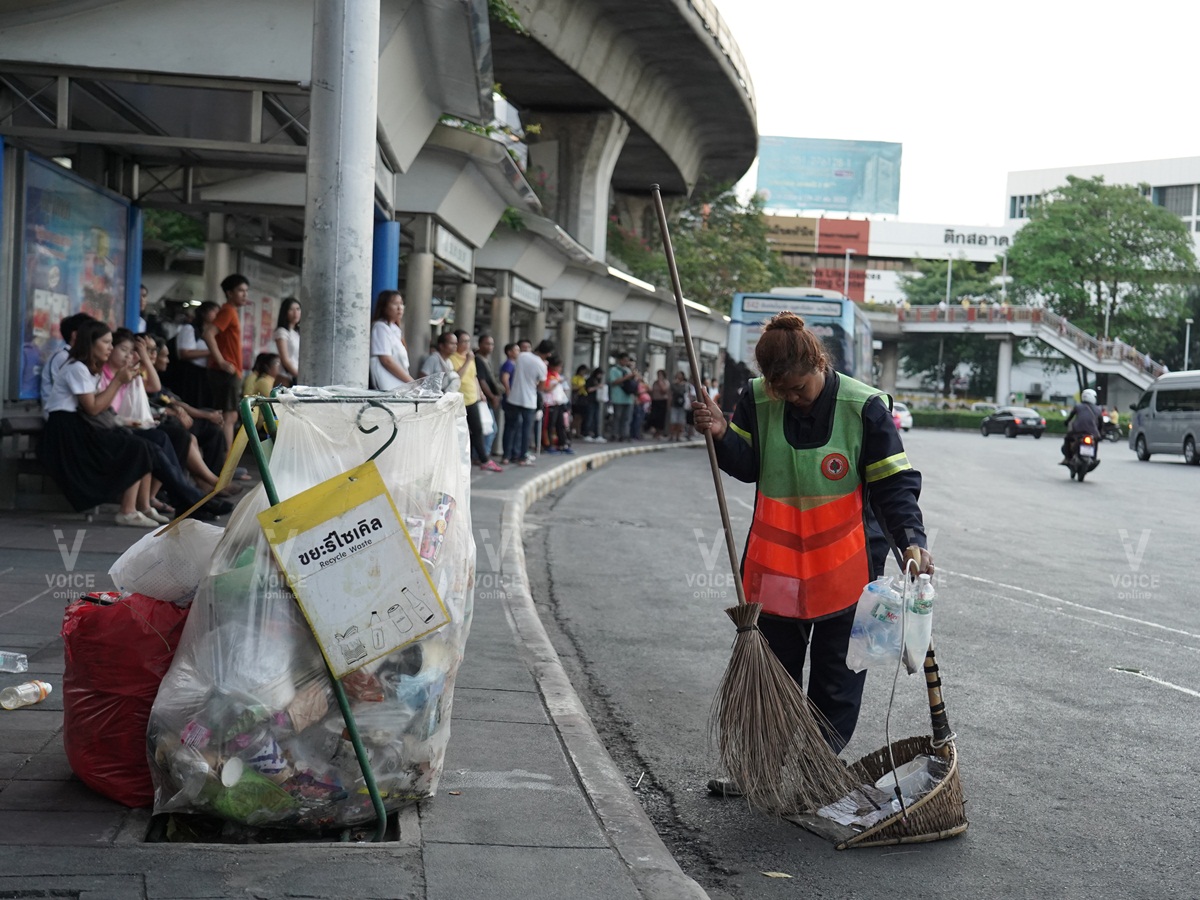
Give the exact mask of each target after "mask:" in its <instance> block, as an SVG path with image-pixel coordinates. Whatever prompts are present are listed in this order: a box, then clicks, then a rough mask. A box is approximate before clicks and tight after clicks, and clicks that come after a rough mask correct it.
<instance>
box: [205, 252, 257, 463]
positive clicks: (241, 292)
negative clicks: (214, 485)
mask: <svg viewBox="0 0 1200 900" xmlns="http://www.w3.org/2000/svg"><path fill="white" fill-rule="evenodd" d="M221 290H222V291H224V292H225V303H224V304H223V305H222V306H221V308H220V309H219V310H217V315H216V317H215V318H214V319H213V320H212V324H211V325H209V326H208V328H207V329H206V330H205V332H204V343H205V344H206V345H207V346H208V386H209V390H210V391H211V392H212V405H213V408H215V409H219V410H221V415H222V418H223V423H222V425H223V428H224V431H225V442H226V446H227V447H232V446H233V431H234V428H235V426H236V424H237V418H238V404H239V403H240V402H241V399H242V320H241V318H240V317H239V316H238V309H239V308H240V307H243V306H245V305H246V304H247V303H248V302H249V300H250V282H249V281H248V280H247V278H246V276H245V275H229V276H226V278H225V280H224V281H222V282H221Z"/></svg>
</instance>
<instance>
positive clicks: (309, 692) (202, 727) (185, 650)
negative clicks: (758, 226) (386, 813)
mask: <svg viewBox="0 0 1200 900" xmlns="http://www.w3.org/2000/svg"><path fill="white" fill-rule="evenodd" d="M422 505H424V504H422ZM453 508H454V504H453V500H452V499H451V498H449V497H448V496H446V495H445V494H443V493H436V494H434V495H432V496H431V497H430V500H429V503H428V507H427V508H426V509H425V510H424V511H423V512H421V511H418V510H412V509H410V510H409V511H408V514H406V515H405V516H404V517H403V518H404V522H405V526H406V528H408V530H409V533H410V536H411V537H412V539H413V543H414V546H416V547H417V548H419V550H420V553H421V555H422V558H423V559H424V560H425V562H426V564H427V565H428V566H429V567H430V569H431V571H432V572H434V573H435V576H436V574H437V573H438V569H442V570H443V571H442V572H441V578H442V584H441V585H440V587H441V588H442V589H443V591H442V593H443V596H446V591H447V589H448V591H449V594H450V597H449V598H448V599H449V600H450V602H448V604H447V605H448V606H453V607H458V608H462V606H463V602H464V595H465V594H466V593H467V588H468V586H469V584H468V583H469V581H470V580H471V568H472V566H471V565H470V564H468V565H463V564H461V562H459V563H458V564H456V565H454V566H453V570H454V572H453V574H452V575H450V576H449V577H447V572H446V571H445V569H446V568H447V567H446V566H435V564H436V563H438V562H439V561H441V562H446V560H442V559H440V557H441V556H442V555H443V554H442V551H443V549H444V548H445V543H446V540H445V539H446V536H447V527H448V525H451V524H453V518H452V516H453ZM448 509H449V510H450V513H449V515H448V514H447V510H448ZM233 524H234V523H231V528H232V527H233ZM255 527H257V526H255ZM254 537H255V540H253V541H251V542H250V543H249V545H247V546H244V548H243V550H242V552H241V553H240V554H239V555H238V556H237V558H236V560H235V564H234V565H233V566H232V567H231V568H230V569H229V570H228V571H225V572H221V573H220V574H217V575H215V576H212V577H210V578H209V579H208V581H207V582H206V584H205V585H204V586H202V588H201V590H200V592H199V595H198V597H197V601H196V604H195V605H194V607H193V609H192V613H191V615H192V618H195V617H197V615H198V614H199V615H200V616H202V617H203V616H205V615H206V614H208V613H209V612H210V611H213V610H215V611H218V618H219V621H220V622H221V624H220V625H218V627H215V628H213V629H212V630H210V631H207V632H203V633H200V634H199V639H198V640H189V635H187V634H186V633H185V636H184V640H183V641H182V642H181V644H180V647H179V650H178V652H177V654H176V657H175V661H174V663H173V665H172V668H171V671H170V672H169V673H168V675H167V678H166V679H165V680H164V682H163V686H162V688H161V690H160V692H159V697H158V701H156V703H155V707H154V711H153V714H152V716H151V720H150V729H149V734H148V738H149V742H150V754H151V760H152V766H151V769H152V774H153V776H154V780H155V812H156V813H164V812H188V813H204V814H211V815H217V816H220V817H222V818H225V819H229V820H232V821H235V822H239V823H243V824H246V825H255V826H261V825H270V826H276V827H292V828H304V829H309V830H320V829H326V828H333V827H342V826H348V825H354V824H359V823H362V822H364V821H368V820H370V819H372V818H374V815H375V813H374V810H373V807H372V803H371V798H370V796H369V795H368V793H367V788H366V784H365V779H364V777H363V774H362V770H361V767H360V764H359V761H358V758H357V755H356V754H355V751H354V746H353V744H352V743H351V741H350V739H349V734H348V732H347V728H346V724H345V721H344V719H343V717H342V713H341V710H340V708H339V706H338V704H337V702H336V700H335V698H334V694H333V689H332V687H331V686H330V683H329V679H328V674H327V672H326V668H325V664H324V660H323V659H322V656H321V653H320V650H319V648H318V646H317V644H316V641H315V640H314V639H313V636H312V633H311V631H310V630H309V627H308V624H307V623H306V622H305V621H304V619H303V616H302V615H301V613H300V612H299V609H298V607H297V605H296V603H295V601H294V599H293V598H292V597H291V594H290V591H289V590H288V589H287V586H286V584H285V583H283V581H282V577H281V576H279V574H278V570H276V569H273V568H271V564H270V563H269V555H268V554H266V552H265V550H264V547H265V545H264V544H263V543H262V541H261V539H259V537H258V536H254ZM264 560H267V562H266V563H264ZM264 567H265V568H266V573H269V574H266V573H264ZM206 601H207V602H206ZM239 609H240V613H239V612H238V611H237V610H239ZM388 624H390V623H383V624H382V627H388ZM463 627H464V626H463V623H462V622H461V621H459V622H454V621H452V622H451V624H450V625H449V626H447V627H445V628H443V629H441V630H440V631H437V632H434V633H433V634H430V635H427V636H426V637H424V638H423V639H422V640H420V641H419V642H417V643H412V644H408V645H406V646H404V647H402V648H401V649H399V650H397V651H395V652H393V653H391V654H389V655H388V656H385V657H383V658H382V659H380V660H377V661H375V662H373V663H371V664H370V665H369V666H366V667H364V668H362V669H359V670H357V671H355V672H353V673H351V674H350V675H348V676H346V677H345V678H343V679H342V685H343V688H344V689H345V692H346V694H347V697H348V699H349V701H350V704H351V710H352V712H353V714H354V717H355V720H356V723H357V726H358V731H359V734H360V737H361V739H362V742H363V744H364V747H365V750H366V754H367V756H368V759H369V760H370V765H371V769H372V771H373V773H374V778H375V781H376V784H377V787H378V789H379V791H380V793H381V795H382V796H383V798H384V801H385V806H386V807H387V808H388V809H389V810H394V809H396V808H398V807H399V806H401V805H403V804H404V803H406V802H409V801H413V800H417V799H421V798H424V797H428V796H430V795H431V794H432V793H433V791H434V790H435V787H436V782H437V778H438V776H439V774H440V767H441V760H442V757H443V755H444V751H445V745H446V741H447V738H448V724H449V706H450V703H451V696H452V694H451V691H450V690H448V680H452V678H453V673H454V672H455V671H456V669H457V666H458V663H459V662H460V661H461V647H462V643H463V634H462V630H463ZM190 630H192V629H191V627H190V625H189V631H190ZM364 637H366V638H367V639H368V640H369V639H370V636H369V635H364ZM213 673H215V677H214V675H213Z"/></svg>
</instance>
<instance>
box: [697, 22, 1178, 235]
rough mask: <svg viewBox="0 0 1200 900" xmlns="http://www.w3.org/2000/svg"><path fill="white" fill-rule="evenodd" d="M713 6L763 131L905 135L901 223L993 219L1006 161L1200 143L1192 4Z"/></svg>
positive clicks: (1108, 155)
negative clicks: (745, 73) (746, 71)
mask: <svg viewBox="0 0 1200 900" xmlns="http://www.w3.org/2000/svg"><path fill="white" fill-rule="evenodd" d="M717 4H718V8H719V9H720V12H721V15H722V16H723V17H724V19H725V21H726V22H727V23H728V25H729V26H730V29H731V30H732V32H733V34H734V36H735V38H736V39H737V42H738V45H739V46H740V47H741V50H742V54H743V55H744V56H745V58H746V61H747V63H748V64H749V66H750V74H751V77H752V78H753V80H754V89H755V93H756V95H757V98H758V130H759V133H760V134H764V135H784V136H789V137H812V138H837V139H848V140H874V141H898V142H900V143H902V144H903V145H904V155H903V161H902V164H901V183H900V215H899V218H900V220H902V221H909V222H934V223H939V224H963V225H1000V224H1002V223H1003V220H1004V207H1005V203H1006V198H1005V191H1004V188H1005V176H1006V175H1007V173H1008V172H1010V171H1019V170H1022V169H1046V168H1057V167H1059V166H1071V165H1088V164H1095V163H1108V162H1128V161H1134V160H1141V159H1168V158H1172V157H1179V156H1200V123H1198V122H1197V119H1198V118H1200V104H1198V103H1197V96H1196V83H1197V74H1198V69H1200V66H1198V62H1200V29H1198V28H1197V25H1198V24H1200V13H1198V12H1197V8H1196V7H1195V6H1194V5H1193V4H1192V3H1189V2H1175V0H1172V2H1163V0H1139V2H1135V3H1114V4H1085V3H1080V2H1065V0H1040V2H1030V0H1006V2H997V3H989V2H981V3H964V2H962V0H957V2H948V0H916V2H915V3H904V4H901V3H881V2H876V0H861V2H858V3H829V2H825V3H816V2H813V3H807V2H806V3H801V2H797V0H717Z"/></svg>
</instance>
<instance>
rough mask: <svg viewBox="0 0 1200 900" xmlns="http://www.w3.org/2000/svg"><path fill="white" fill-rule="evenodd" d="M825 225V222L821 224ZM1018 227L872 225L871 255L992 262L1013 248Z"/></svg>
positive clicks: (878, 223) (897, 223) (1012, 225)
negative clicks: (951, 257)
mask: <svg viewBox="0 0 1200 900" xmlns="http://www.w3.org/2000/svg"><path fill="white" fill-rule="evenodd" d="M822 225H824V222H822ZM1018 230H1019V226H1018V225H1017V224H1016V223H1013V224H1011V225H1001V226H998V227H991V226H985V225H923V224H918V223H912V222H872V223H871V239H870V242H869V249H870V254H871V256H872V257H875V258H882V259H888V258H891V259H916V258H918V257H920V258H922V259H946V258H947V257H948V256H953V257H954V258H955V259H961V258H965V259H969V260H972V261H974V262H992V261H994V260H995V259H996V258H997V257H999V256H1000V255H1001V254H1002V253H1004V252H1005V251H1006V250H1007V249H1008V248H1009V246H1010V245H1011V244H1012V240H1013V237H1014V236H1015V235H1016V233H1017V231H1018Z"/></svg>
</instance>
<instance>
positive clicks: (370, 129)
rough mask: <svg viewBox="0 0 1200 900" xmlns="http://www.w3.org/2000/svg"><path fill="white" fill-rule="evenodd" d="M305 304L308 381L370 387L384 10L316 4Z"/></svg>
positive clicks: (339, 1)
mask: <svg viewBox="0 0 1200 900" xmlns="http://www.w3.org/2000/svg"><path fill="white" fill-rule="evenodd" d="M312 85H313V90H312V92H311V94H310V95H309V103H310V106H309V108H310V110H311V112H310V116H309V118H310V122H309V136H308V179H307V192H308V193H307V196H308V200H307V203H306V205H305V208H304V271H303V274H302V275H301V280H300V301H301V302H302V303H303V304H304V319H305V332H306V333H307V334H310V335H313V336H315V337H316V340H309V341H308V342H307V343H306V344H305V346H304V357H303V360H302V362H301V366H302V375H303V377H304V381H305V382H306V383H308V384H316V385H322V384H346V385H355V386H359V387H366V379H367V365H368V362H369V360H370V339H369V334H370V328H371V256H372V249H373V245H374V237H375V235H374V231H375V229H374V224H375V223H374V208H375V152H376V151H375V137H376V128H377V119H378V112H377V109H378V102H377V101H378V91H379V4H378V3H356V2H354V0H315V3H314V4H313V53H312Z"/></svg>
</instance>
